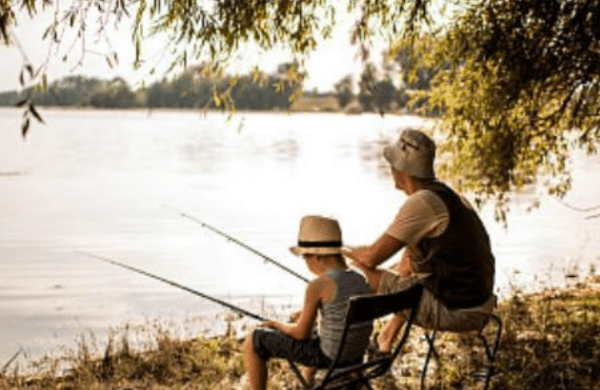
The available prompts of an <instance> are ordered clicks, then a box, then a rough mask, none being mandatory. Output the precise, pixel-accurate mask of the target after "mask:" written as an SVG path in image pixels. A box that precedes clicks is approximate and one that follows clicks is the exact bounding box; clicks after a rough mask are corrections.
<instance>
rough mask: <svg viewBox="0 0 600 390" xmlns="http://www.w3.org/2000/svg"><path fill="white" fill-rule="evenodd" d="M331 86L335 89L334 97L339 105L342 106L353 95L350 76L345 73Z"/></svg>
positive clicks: (348, 101)
mask: <svg viewBox="0 0 600 390" xmlns="http://www.w3.org/2000/svg"><path fill="white" fill-rule="evenodd" d="M333 88H334V89H335V97H336V98H337V100H338V103H340V107H342V108H344V107H346V105H347V104H348V103H350V100H352V98H353V97H354V85H353V81H352V76H351V75H347V76H345V77H343V78H342V79H341V80H340V81H338V82H337V83H336V84H335V85H334V86H333Z"/></svg>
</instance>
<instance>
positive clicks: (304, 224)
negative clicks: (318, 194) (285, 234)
mask: <svg viewBox="0 0 600 390" xmlns="http://www.w3.org/2000/svg"><path fill="white" fill-rule="evenodd" d="M290 251H291V252H292V253H293V254H295V255H296V256H300V255H303V254H315V255H333V254H338V253H342V231H341V229H340V225H339V224H338V221H336V220H335V219H331V218H326V217H321V216H318V215H307V216H305V217H303V218H302V220H301V221H300V233H299V234H298V245H297V246H294V247H291V248H290Z"/></svg>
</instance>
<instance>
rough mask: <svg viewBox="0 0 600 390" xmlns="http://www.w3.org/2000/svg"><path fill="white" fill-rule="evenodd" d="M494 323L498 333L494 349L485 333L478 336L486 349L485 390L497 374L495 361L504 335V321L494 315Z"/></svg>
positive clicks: (492, 318) (495, 336) (495, 335)
mask: <svg viewBox="0 0 600 390" xmlns="http://www.w3.org/2000/svg"><path fill="white" fill-rule="evenodd" d="M491 320H492V322H495V323H496V332H495V334H494V343H493V348H491V347H490V344H489V343H488V340H487V338H486V337H485V336H484V335H483V333H480V334H478V335H477V336H478V338H479V339H480V340H481V342H482V343H483V347H484V349H485V355H486V357H487V369H486V370H485V378H484V380H485V382H484V385H483V390H487V388H488V387H489V384H490V380H491V378H492V376H493V375H494V373H495V364H494V363H495V359H496V353H497V352H498V347H499V345H500V335H501V333H502V320H500V318H499V317H498V316H496V315H494V314H492V317H491Z"/></svg>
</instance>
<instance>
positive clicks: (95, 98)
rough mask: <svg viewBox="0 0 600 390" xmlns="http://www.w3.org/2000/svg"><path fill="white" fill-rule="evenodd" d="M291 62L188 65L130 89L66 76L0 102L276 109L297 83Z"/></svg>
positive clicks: (117, 82) (5, 96)
mask: <svg viewBox="0 0 600 390" xmlns="http://www.w3.org/2000/svg"><path fill="white" fill-rule="evenodd" d="M288 66H289V64H282V65H280V66H279V68H278V70H277V72H276V73H275V74H264V73H262V72H255V73H253V74H247V75H241V76H229V75H226V76H218V75H215V74H212V73H210V72H207V71H206V67H204V66H197V67H192V68H190V69H188V70H186V71H185V72H183V73H182V74H181V75H179V76H178V77H177V78H175V79H174V80H167V79H165V80H162V81H159V82H155V83H153V84H151V85H149V86H148V87H146V88H141V89H138V90H132V89H131V87H130V86H129V85H128V83H127V82H126V81H125V80H124V79H122V78H120V77H118V78H115V79H113V80H101V79H98V78H90V77H86V76H68V77H65V78H63V79H60V80H58V81H55V82H53V83H51V84H49V85H48V87H47V88H46V90H34V89H31V88H28V89H25V90H23V91H20V92H17V91H11V92H5V93H0V106H14V105H17V104H19V102H21V101H25V100H27V101H28V102H31V103H33V104H34V105H36V106H79V107H95V108H139V107H148V108H218V107H225V106H228V105H231V106H233V107H235V108H236V109H241V110H277V109H287V108H288V107H289V106H290V102H291V96H292V94H293V93H294V92H295V91H296V90H297V88H298V87H297V86H296V85H295V84H294V83H292V82H288V81H287V80H286V79H285V74H284V73H285V71H286V68H287V67H288Z"/></svg>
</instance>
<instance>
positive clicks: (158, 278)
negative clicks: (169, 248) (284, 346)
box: [75, 251, 267, 321]
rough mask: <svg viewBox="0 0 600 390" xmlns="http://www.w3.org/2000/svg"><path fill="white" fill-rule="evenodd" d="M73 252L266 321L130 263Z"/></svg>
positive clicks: (263, 319) (264, 319)
mask: <svg viewBox="0 0 600 390" xmlns="http://www.w3.org/2000/svg"><path fill="white" fill-rule="evenodd" d="M75 252H77V253H79V254H82V255H84V256H87V257H91V258H93V259H96V260H101V261H104V262H106V263H110V264H113V265H117V266H119V267H123V268H126V269H128V270H130V271H133V272H137V273H139V274H142V275H145V276H149V277H151V278H154V279H157V280H160V281H161V282H164V283H167V284H170V285H171V286H174V287H177V288H180V289H182V290H185V291H187V292H189V293H192V294H194V295H198V296H200V297H202V298H205V299H208V300H209V301H213V302H215V303H218V304H219V305H222V306H225V307H227V308H229V309H231V310H234V311H237V312H238V313H241V314H244V315H247V316H248V317H252V318H254V319H257V320H259V321H267V318H265V317H262V316H260V315H258V314H254V313H252V312H249V311H248V310H245V309H242V308H241V307H238V306H235V305H232V304H231V303H228V302H225V301H222V300H220V299H218V298H215V297H211V296H210V295H208V294H204V293H202V292H200V291H196V290H194V289H191V288H189V287H186V286H183V285H181V284H179V283H176V282H173V281H172V280H169V279H165V278H163V277H161V276H158V275H154V274H151V273H150V272H147V271H144V270H142V269H139V268H135V267H132V266H130V265H127V264H123V263H119V262H118V261H115V260H111V259H108V258H106V257H103V256H98V255H95V254H93V253H88V252H83V251H75Z"/></svg>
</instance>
